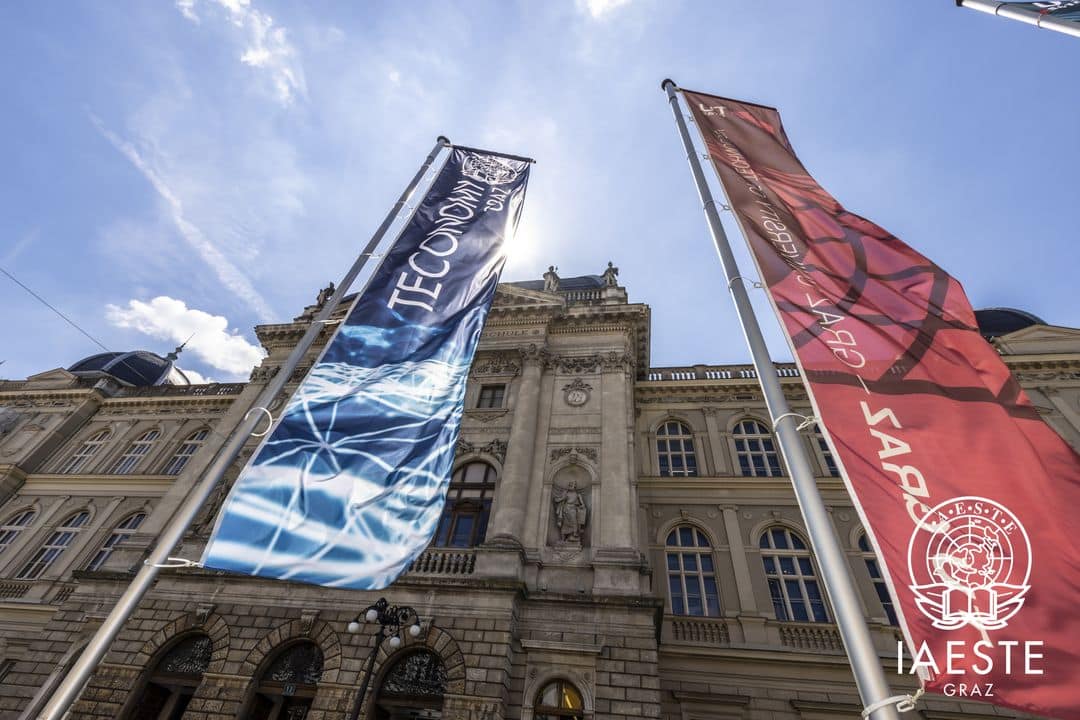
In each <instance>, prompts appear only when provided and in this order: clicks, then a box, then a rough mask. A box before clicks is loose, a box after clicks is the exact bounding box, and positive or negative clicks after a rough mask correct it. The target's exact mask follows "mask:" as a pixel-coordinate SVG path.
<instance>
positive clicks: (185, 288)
mask: <svg viewBox="0 0 1080 720" xmlns="http://www.w3.org/2000/svg"><path fill="white" fill-rule="evenodd" d="M0 36H2V40H3V42H2V43H0V76H2V79H3V85H4V88H5V91H6V93H5V94H6V101H5V103H4V106H5V112H4V113H3V114H0V130H2V132H3V137H4V143H3V147H4V153H3V155H4V162H3V163H2V164H0V173H3V176H4V177H3V188H4V193H3V195H2V197H0V267H3V268H5V269H6V270H8V271H10V272H11V273H13V274H15V275H16V276H17V277H18V278H19V279H20V280H22V281H23V282H24V283H26V284H27V285H28V286H30V287H31V288H33V289H35V290H36V291H38V292H39V293H41V294H42V295H43V296H44V297H45V298H47V299H48V300H49V301H50V302H52V303H53V304H54V305H56V306H58V307H59V308H60V309H62V310H63V311H64V312H66V313H67V314H69V315H70V316H71V317H72V318H73V319H75V321H76V322H77V323H78V324H79V325H80V326H82V327H83V328H85V329H86V330H87V331H88V332H89V333H90V334H91V335H93V336H95V337H96V338H97V339H99V340H100V341H101V342H102V343H104V344H105V345H106V346H108V347H109V348H111V349H133V348H147V349H153V350H156V351H158V352H160V353H165V352H167V351H168V350H169V349H171V348H172V347H173V346H174V345H175V344H177V342H178V340H182V339H184V338H186V337H187V336H189V335H191V333H192V332H194V333H195V339H194V340H193V341H192V343H191V345H190V346H189V350H188V351H187V352H186V353H185V355H184V356H183V362H182V363H181V364H182V365H183V366H184V367H185V368H190V369H191V370H193V371H195V372H197V373H198V374H199V375H200V376H202V377H209V378H214V379H217V380H229V379H236V378H243V377H246V375H247V369H248V368H249V367H250V366H251V364H252V363H253V362H255V361H257V359H258V356H259V354H258V351H257V349H256V348H255V347H253V344H254V342H255V338H254V333H253V331H252V326H253V325H255V324H257V323H263V322H282V321H287V320H289V319H290V318H292V317H293V316H294V315H296V314H298V313H299V312H300V310H301V308H302V307H303V306H304V305H306V304H308V303H310V302H311V301H312V300H313V299H314V297H315V294H316V293H317V291H318V289H319V288H320V287H322V286H324V285H325V284H326V283H327V281H329V280H332V279H333V280H336V279H337V278H339V277H340V276H341V275H342V274H343V273H344V271H345V269H346V268H347V266H348V265H349V264H350V263H351V262H352V260H353V258H354V256H355V253H356V252H357V251H358V249H359V248H360V247H361V246H362V245H363V244H364V242H366V240H367V238H368V236H369V235H370V233H371V232H372V231H373V230H374V229H375V227H377V225H378V224H379V222H380V221H381V219H382V216H383V215H384V214H385V213H386V211H387V210H388V209H389V208H390V206H391V204H392V203H393V202H394V200H395V199H396V197H397V195H398V193H399V192H400V191H401V189H402V187H403V186H404V184H405V183H406V182H407V180H408V178H409V177H411V175H412V174H413V173H414V172H415V170H416V168H417V167H418V165H419V163H420V162H421V160H422V159H423V157H424V156H425V155H426V154H427V152H428V151H429V150H430V148H431V146H432V144H433V142H434V139H435V137H436V136H437V135H439V134H445V135H447V136H448V137H450V138H451V139H452V140H454V141H455V142H460V143H463V144H469V145H479V146H488V147H491V148H492V149H497V150H501V151H504V152H510V153H518V154H525V155H530V156H532V157H535V158H536V159H537V160H538V163H537V165H536V166H535V167H534V169H533V176H532V181H531V186H530V190H529V195H528V197H527V199H526V204H525V213H524V217H523V219H522V225H521V228H520V232H519V239H518V242H517V243H516V245H515V247H514V250H513V254H512V256H511V259H510V262H509V264H508V266H507V269H506V272H505V273H504V275H503V278H504V280H525V279H534V278H539V277H540V275H541V273H542V272H543V270H544V269H545V268H546V267H547V266H548V265H549V264H555V265H558V266H559V268H560V272H561V274H562V275H564V276H570V275H578V274H590V273H599V272H600V271H601V270H602V269H603V268H604V267H605V265H606V263H607V261H608V260H613V261H614V262H615V264H616V265H617V266H618V267H619V268H620V271H621V274H620V279H621V280H622V282H623V283H624V284H625V285H626V286H627V288H628V290H629V292H630V296H631V300H633V301H640V302H646V303H648V304H650V305H651V307H652V311H653V316H652V317H653V341H652V359H653V364H654V365H682V364H694V363H722V362H743V361H745V360H746V358H747V357H748V354H747V352H746V350H745V348H744V347H743V344H742V339H741V334H740V333H739V332H738V328H737V324H736V321H735V318H734V313H733V310H732V308H731V303H730V301H729V299H728V297H727V292H726V289H725V288H724V284H723V282H722V281H721V274H720V269H719V265H718V262H717V260H716V256H715V252H714V251H713V249H712V247H711V244H710V241H709V239H708V234H707V230H706V226H705V223H704V219H703V216H702V213H701V210H700V206H699V203H698V201H697V199H696V195H695V192H694V188H693V186H692V183H691V179H690V175H689V172H688V169H687V167H686V162H685V159H684V157H683V153H682V151H681V149H680V147H679V142H678V136H677V135H676V131H675V128H674V125H673V122H672V118H671V115H670V111H669V109H668V106H667V102H666V99H665V97H664V95H663V93H662V92H661V91H660V89H659V83H660V80H662V79H663V78H664V77H669V76H670V77H672V78H674V79H675V80H676V81H677V82H679V84H680V85H682V86H684V87H687V88H691V89H696V90H703V91H707V92H712V93H715V94H720V95H727V96H731V97H735V98H741V99H746V100H751V101H756V102H761V103H766V104H771V105H775V106H777V107H778V108H780V110H781V112H782V114H783V117H784V121H785V126H786V128H787V131H788V133H789V135H790V136H791V139H792V142H793V143H794V145H795V148H796V149H797V151H798V152H799V154H800V156H801V158H802V159H803V161H804V163H805V164H806V165H807V167H808V168H809V169H810V171H811V172H812V173H813V174H814V175H815V176H816V177H817V178H818V180H819V181H820V182H821V183H822V184H823V185H824V186H825V187H826V188H827V189H829V190H830V191H831V192H832V193H833V194H834V195H835V196H836V197H837V198H838V199H839V200H840V201H841V202H842V203H844V204H845V205H846V206H847V207H848V208H849V209H851V210H852V211H854V212H858V213H860V214H862V215H865V216H867V217H869V218H871V219H873V220H874V221H875V222H877V223H879V224H881V225H882V226H884V227H886V228H888V229H889V230H890V231H892V232H893V233H895V234H896V235H898V236H899V237H901V238H903V239H904V240H905V241H907V242H908V243H909V244H911V245H913V246H914V247H915V248H917V249H919V250H920V251H921V252H923V253H924V254H926V255H928V256H929V257H930V258H931V259H933V260H935V261H936V262H937V263H938V264H940V265H942V266H943V267H945V268H946V269H947V270H948V271H950V272H951V273H952V274H953V275H955V276H956V277H958V278H959V279H960V280H961V281H962V282H963V283H964V286H965V287H966V289H967V292H968V295H969V297H970V298H971V300H972V303H973V304H974V305H975V306H976V307H989V306H1013V307H1019V308H1023V309H1026V310H1029V311H1031V312H1034V313H1036V314H1037V315H1040V316H1042V317H1043V318H1044V319H1046V320H1047V321H1048V322H1049V323H1051V324H1057V325H1066V326H1073V327H1075V326H1080V302H1077V300H1078V292H1077V289H1076V285H1077V270H1078V268H1080V243H1078V242H1077V240H1078V236H1077V230H1076V218H1077V214H1076V207H1077V206H1076V199H1075V187H1076V168H1077V167H1078V160H1080V148H1078V147H1077V145H1076V143H1075V136H1076V128H1077V127H1080V96H1078V94H1077V93H1076V92H1075V91H1074V89H1073V81H1072V80H1071V75H1072V74H1074V73H1073V72H1072V71H1073V69H1074V68H1075V66H1076V62H1077V57H1078V53H1080V44H1077V41H1076V40H1075V39H1072V38H1069V37H1067V36H1064V35H1059V34H1055V33H1051V32H1046V31H1038V30H1035V29H1033V28H1031V27H1028V26H1025V25H1022V24H1019V23H1015V22H1010V21H1007V20H1003V19H999V18H992V17H989V16H987V15H983V14H980V13H975V12H972V11H968V10H963V9H959V8H956V7H955V5H954V3H953V2H952V0H920V1H918V2H912V1H910V0H903V1H900V0H894V1H893V2H874V3H870V2H857V1H855V0H852V1H843V0H828V1H825V0H822V1H820V2H811V1H810V0H806V1H803V2H764V1H763V0H753V1H747V2H724V3H718V2H689V1H684V2H679V1H677V0H629V1H623V0H578V1H575V0H566V1H565V2H556V1H555V0H551V1H548V2H540V1H539V0H536V1H532V2H490V3H486V2H479V1H470V2H462V3H453V4H452V3H447V2H438V3H430V4H428V3H420V2H415V3H414V2H410V3H392V2H387V3H330V2H314V1H313V2H303V3H300V2H281V1H280V0H251V1H250V2H246V1H245V0H182V1H181V2H165V1H163V2H158V3H135V2H130V3H126V4H120V3H95V2H68V3H22V4H15V3H6V4H3V6H2V7H0ZM740 257H742V258H745V255H744V254H740ZM744 270H745V271H749V265H746V264H745V259H744ZM758 294H759V295H760V292H759V293H758ZM0 303H2V304H3V307H4V313H3V315H2V317H3V322H2V323H0V360H4V361H5V363H4V364H3V365H0V377H6V378H21V377H25V376H27V375H30V374H33V373H36V372H40V371H43V370H47V369H50V368H54V367H60V366H67V365H70V364H71V363H72V362H74V361H75V360H77V359H79V358H80V357H83V356H86V355H89V354H92V353H93V352H95V351H96V350H97V346H95V345H94V344H93V343H92V342H90V341H89V340H88V339H87V338H86V337H84V336H83V335H81V334H79V333H78V332H77V331H76V330H74V329H73V328H71V327H70V326H69V325H67V324H66V323H64V322H63V321H62V320H60V319H59V318H58V317H56V316H55V315H54V314H53V313H52V312H51V311H49V310H48V309H46V308H45V307H43V306H42V305H41V304H40V303H38V302H37V301H36V300H34V299H33V298H31V297H30V296H29V295H28V294H27V293H26V292H25V291H24V290H22V289H21V288H19V287H18V286H16V285H15V284H14V283H12V282H11V281H10V280H8V279H7V278H6V277H3V276H0ZM759 307H760V308H761V311H762V313H765V312H766V305H765V304H764V303H763V302H760V303H759ZM763 321H764V322H765V324H766V325H767V326H768V327H769V328H770V331H769V333H770V342H771V345H772V347H773V348H774V352H775V356H776V357H777V358H778V359H783V358H786V357H789V354H788V352H787V349H786V347H785V346H784V343H783V342H782V341H781V340H780V339H779V335H778V333H777V332H776V331H775V329H773V328H775V322H774V321H773V320H772V319H771V318H769V317H767V316H763Z"/></svg>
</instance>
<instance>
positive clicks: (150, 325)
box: [105, 295, 266, 380]
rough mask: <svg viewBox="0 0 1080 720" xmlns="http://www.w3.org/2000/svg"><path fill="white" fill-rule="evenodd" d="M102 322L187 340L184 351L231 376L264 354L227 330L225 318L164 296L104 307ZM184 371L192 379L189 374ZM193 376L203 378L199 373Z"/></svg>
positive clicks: (244, 372) (180, 340) (167, 338)
mask: <svg viewBox="0 0 1080 720" xmlns="http://www.w3.org/2000/svg"><path fill="white" fill-rule="evenodd" d="M105 319H106V320H108V321H109V323H110V324H112V325H114V326H116V327H119V328H127V329H132V330H137V331H138V332H141V333H143V334H145V335H149V336H150V337H153V338H157V339H159V340H168V341H170V342H175V343H182V342H184V341H188V343H187V347H186V348H185V350H187V351H189V352H191V353H192V354H194V355H195V356H196V357H197V358H199V359H200V360H202V361H203V362H205V363H206V364H207V365H210V366H211V367H214V368H216V369H218V370H221V371H223V372H226V373H228V374H230V375H233V376H242V375H244V374H246V373H247V372H248V371H249V370H251V368H252V367H254V366H255V364H256V363H258V362H259V361H260V360H262V358H263V357H265V355H266V353H265V352H263V350H262V348H259V347H257V346H255V345H252V344H251V343H249V342H248V341H247V340H245V339H244V338H243V337H242V336H241V335H240V334H238V333H237V332H236V331H235V330H233V331H230V330H229V321H228V320H227V319H226V318H224V317H222V316H221V315H211V314H210V313H208V312H204V311H202V310H197V309H195V308H189V307H188V306H187V303H185V302H184V301H183V300H177V299H176V298H171V297H168V296H166V295H159V296H158V297H156V298H153V299H152V300H150V301H149V302H143V301H141V300H129V301H128V304H127V307H121V306H119V305H113V304H109V305H106V307H105ZM189 338H190V340H189ZM184 372H186V373H188V375H189V377H190V376H192V373H191V372H190V371H187V370H185V371H184ZM194 375H195V376H197V377H199V378H202V376H201V375H199V374H198V373H195V374H194ZM192 379H193V380H194V379H195V377H192ZM204 379H205V378H204Z"/></svg>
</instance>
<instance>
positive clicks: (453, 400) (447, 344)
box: [203, 147, 529, 589]
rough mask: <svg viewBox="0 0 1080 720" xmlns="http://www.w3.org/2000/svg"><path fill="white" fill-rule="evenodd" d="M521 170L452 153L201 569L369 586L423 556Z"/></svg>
mask: <svg viewBox="0 0 1080 720" xmlns="http://www.w3.org/2000/svg"><path fill="white" fill-rule="evenodd" d="M528 175H529V162H528V161H526V160H523V159H517V158H510V157H506V156H502V155H496V154H491V153H485V152H483V151H477V150H470V149H466V148H460V147H455V148H452V149H451V151H450V155H449V158H448V160H447V161H446V164H445V165H444V166H443V168H442V170H441V171H440V173H439V174H438V176H437V177H436V179H435V181H434V183H433V184H432V185H431V188H430V189H429V190H428V192H427V195H426V196H425V197H424V198H423V201H422V202H421V204H420V206H419V207H418V208H417V210H416V212H415V214H414V215H413V217H412V218H411V220H410V221H409V222H408V224H407V225H406V227H405V229H404V230H403V231H402V233H401V235H400V237H399V238H398V240H397V241H396V242H395V243H394V245H393V247H392V248H391V249H390V250H389V251H388V253H387V255H386V257H385V259H384V260H383V262H382V264H381V265H380V266H379V268H378V270H377V271H376V272H375V273H374V274H373V276H372V278H371V281H370V282H369V284H368V286H367V288H366V289H365V290H364V292H363V293H362V294H361V295H360V296H359V297H358V298H357V299H356V301H355V303H354V304H353V307H352V308H351V309H350V311H349V313H348V315H347V316H346V318H345V320H344V322H342V323H341V325H340V326H339V327H338V329H337V331H336V332H335V334H334V336H333V337H332V338H331V340H330V341H329V343H328V344H327V346H326V348H325V350H324V351H323V354H322V356H321V357H320V358H319V360H318V361H317V362H316V363H315V364H314V366H313V367H312V369H311V372H310V373H309V374H308V375H307V377H306V378H304V380H303V381H302V382H301V384H300V386H299V388H297V390H296V392H295V394H294V395H293V397H292V399H291V400H290V402H289V403H288V405H287V406H286V408H285V411H284V415H283V417H282V418H281V420H280V421H279V422H278V424H277V425H276V426H275V427H274V429H273V431H272V432H271V434H270V435H269V436H268V437H267V438H266V439H265V440H264V442H263V443H262V445H260V447H259V449H258V450H257V451H256V453H255V455H254V457H253V459H252V460H251V462H250V463H249V464H248V466H247V467H246V468H244V470H243V472H242V473H241V474H240V477H239V478H238V479H237V481H236V483H235V485H234V486H233V489H232V492H231V493H230V494H229V497H228V499H227V500H226V502H225V504H224V506H223V508H222V511H221V513H220V514H219V516H218V520H217V525H216V527H215V529H214V533H213V535H212V537H211V539H210V543H209V545H208V546H207V548H206V551H205V554H204V556H203V564H204V566H205V567H208V568H218V569H221V570H229V571H232V572H236V573H243V574H245V575H258V576H262V577H270V578H277V579H282V580H295V581H300V582H307V583H314V584H318V585H327V586H333V587H345V588H355V589H381V588H384V587H386V586H387V585H389V584H390V583H392V582H393V581H394V580H395V579H396V578H397V577H398V576H399V575H400V574H401V573H403V572H404V571H405V570H406V569H407V568H408V566H409V564H410V563H411V562H412V561H413V560H414V559H415V558H416V556H417V555H419V554H420V552H421V551H423V549H424V548H425V547H426V546H427V544H428V542H429V541H430V540H431V537H432V535H433V534H434V532H435V528H436V526H437V524H438V521H439V516H440V513H441V512H442V507H443V503H444V501H445V497H446V489H447V485H448V483H449V480H450V470H451V465H452V463H453V459H454V446H455V443H456V442H457V436H458V430H459V427H460V424H461V414H462V405H463V401H464V393H465V383H466V378H467V375H468V370H469V366H470V364H471V363H472V359H473V354H474V353H475V351H476V345H477V342H478V341H479V338H480V332H481V330H482V329H483V326H484V319H485V318H486V317H487V313H488V309H489V308H490V306H491V300H492V298H493V296H494V294H495V286H496V285H497V284H498V281H499V273H500V272H501V270H502V267H503V263H504V261H505V255H504V249H503V248H504V243H505V242H506V241H508V240H509V239H510V238H511V237H512V235H513V233H514V231H515V228H516V227H517V221H518V218H519V216H520V214H521V208H522V203H523V201H524V197H525V187H526V182H527V180H528Z"/></svg>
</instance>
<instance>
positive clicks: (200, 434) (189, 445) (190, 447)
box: [161, 428, 210, 475]
mask: <svg viewBox="0 0 1080 720" xmlns="http://www.w3.org/2000/svg"><path fill="white" fill-rule="evenodd" d="M209 435H210V430H209V429H207V428H202V429H201V430H196V431H195V432H193V433H191V434H190V435H188V436H187V438H186V439H185V440H184V442H182V443H180V447H178V448H177V449H176V452H175V453H173V456H172V457H171V458H169V462H167V463H165V469H164V470H162V471H161V472H162V473H164V474H165V475H179V474H180V471H182V470H183V469H184V467H185V466H186V465H187V464H188V461H189V460H191V458H192V456H193V455H194V454H195V453H197V452H198V451H199V448H201V447H202V445H203V443H204V442H206V438H207V437H208V436H209Z"/></svg>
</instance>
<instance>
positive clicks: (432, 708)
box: [371, 649, 446, 720]
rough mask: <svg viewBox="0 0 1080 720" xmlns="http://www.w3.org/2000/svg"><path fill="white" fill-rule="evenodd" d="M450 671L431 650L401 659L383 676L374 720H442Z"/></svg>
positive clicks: (376, 698)
mask: <svg viewBox="0 0 1080 720" xmlns="http://www.w3.org/2000/svg"><path fill="white" fill-rule="evenodd" d="M445 692H446V667H445V666H444V665H443V662H442V659H441V658H439V656H438V655H436V654H435V653H433V652H431V651H430V650H426V649H420V650H417V651H415V652H411V653H409V654H408V655H404V656H402V657H400V658H398V659H397V661H395V662H394V664H393V665H391V666H390V669H389V670H387V671H386V674H385V675H383V679H382V683H381V684H380V685H379V693H378V695H376V697H375V709H374V712H373V713H372V715H371V717H372V718H374V720H437V719H438V718H441V717H442V705H443V694H444V693H445Z"/></svg>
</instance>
